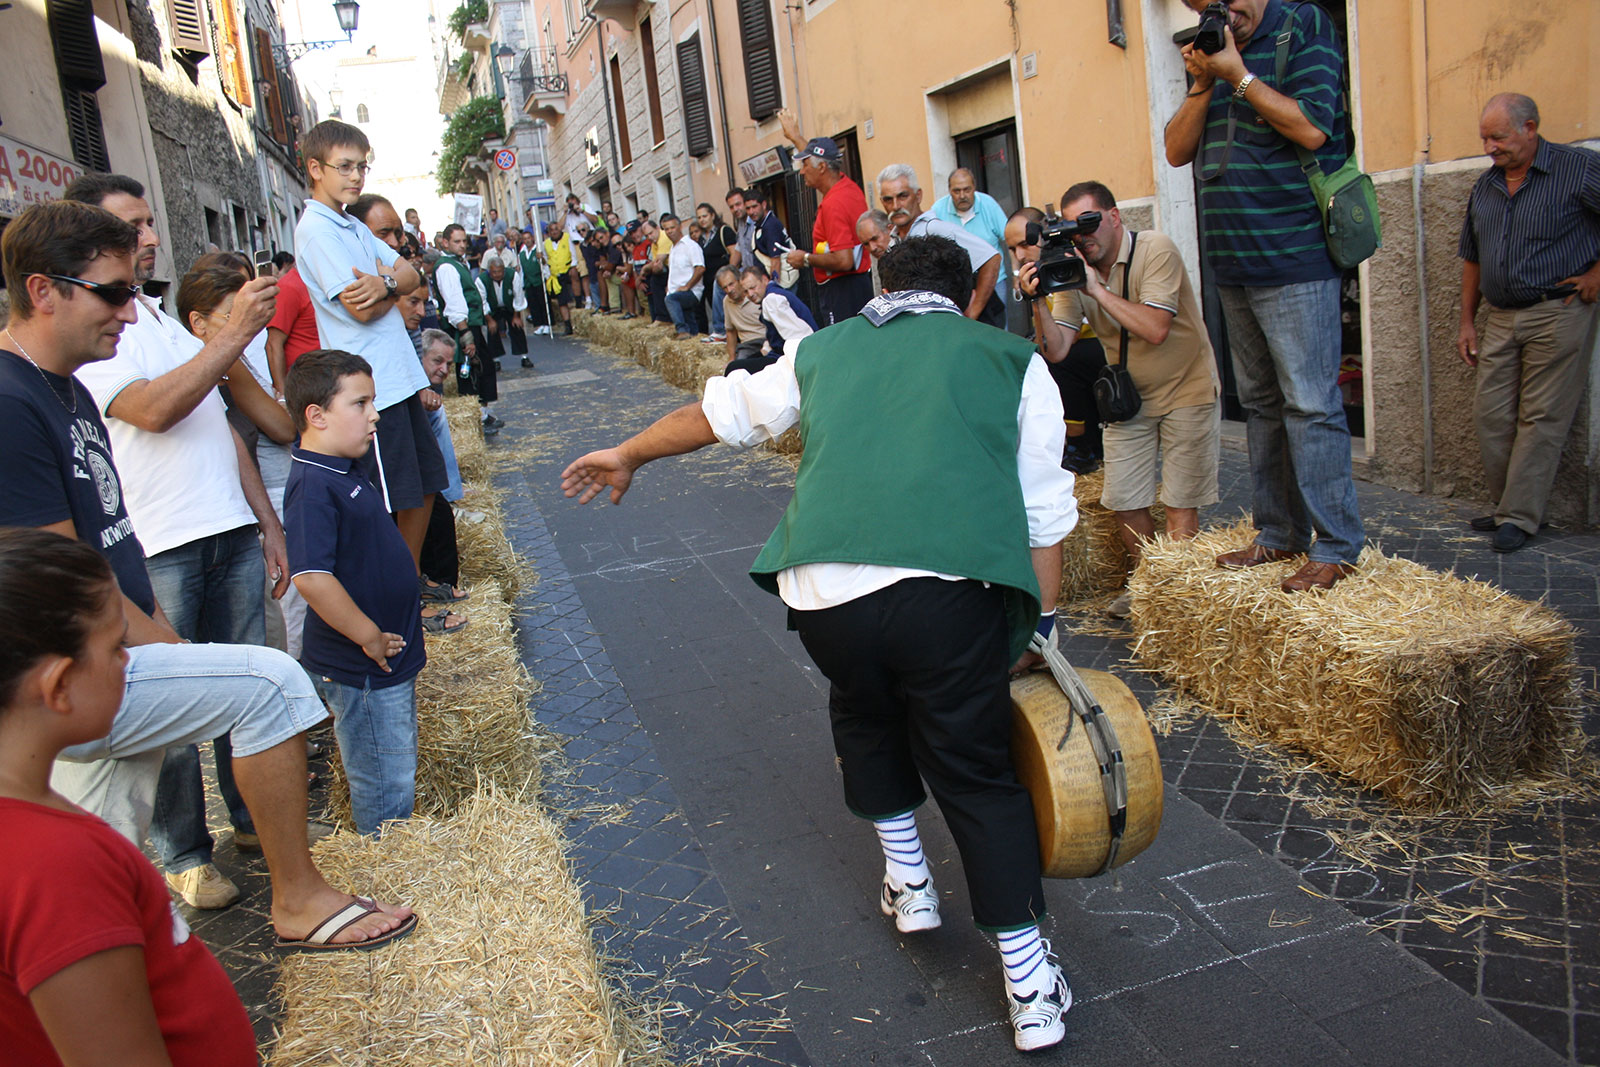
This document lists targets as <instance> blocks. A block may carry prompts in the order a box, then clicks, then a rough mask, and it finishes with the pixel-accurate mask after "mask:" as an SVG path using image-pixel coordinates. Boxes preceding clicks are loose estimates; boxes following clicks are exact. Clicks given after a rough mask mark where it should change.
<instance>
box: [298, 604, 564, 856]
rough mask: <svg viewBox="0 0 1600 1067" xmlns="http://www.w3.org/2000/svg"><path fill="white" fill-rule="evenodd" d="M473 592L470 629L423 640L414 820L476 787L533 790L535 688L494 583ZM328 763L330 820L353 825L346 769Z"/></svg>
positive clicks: (453, 806)
mask: <svg viewBox="0 0 1600 1067" xmlns="http://www.w3.org/2000/svg"><path fill="white" fill-rule="evenodd" d="M470 588H471V590H472V599H471V600H469V601H467V602H466V604H465V605H463V610H466V611H467V612H468V614H470V615H471V617H472V623H471V627H470V629H468V630H467V631H466V632H465V633H461V634H429V635H427V636H426V637H425V640H426V642H427V649H428V666H427V667H426V668H424V669H423V671H422V673H421V674H419V675H417V753H418V759H417V794H416V804H415V809H414V810H415V811H416V813H417V814H418V815H449V814H452V813H454V812H455V811H456V810H457V809H459V808H460V807H461V805H462V804H464V803H466V802H467V801H468V800H469V799H470V798H471V797H472V795H473V793H474V792H475V791H476V789H477V788H478V786H479V784H480V782H482V783H488V784H489V785H492V786H497V787H500V788H504V789H507V790H512V791H517V790H521V789H525V788H528V787H531V786H536V785H537V784H538V770H539V751H538V747H537V746H536V744H535V741H534V739H533V737H532V736H531V732H530V728H529V716H528V701H529V699H530V698H531V697H532V696H533V694H534V693H535V692H536V691H537V689H538V685H537V683H535V682H534V681H533V679H532V678H530V677H529V676H528V672H527V670H526V669H525V668H524V667H523V665H522V657H521V654H520V653H519V652H518V650H517V643H516V637H515V635H514V634H513V633H512V627H511V606H510V604H509V603H508V602H507V601H506V599H505V598H504V596H503V595H502V594H501V591H500V588H499V587H498V586H496V585H495V584H494V583H493V582H478V583H476V584H474V585H472V586H471V587H470ZM330 764H331V767H332V777H331V780H330V781H329V784H328V809H329V814H330V815H331V816H332V818H333V820H334V821H335V822H336V823H337V824H338V825H340V826H344V827H350V826H353V825H354V824H353V823H352V822H351V819H350V788H349V784H348V783H347V782H346V780H345V777H344V767H343V764H342V763H340V761H339V760H337V759H334V760H331V761H330Z"/></svg>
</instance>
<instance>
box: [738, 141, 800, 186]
mask: <svg viewBox="0 0 1600 1067" xmlns="http://www.w3.org/2000/svg"><path fill="white" fill-rule="evenodd" d="M788 156H789V153H787V152H785V151H784V150H783V149H782V148H781V147H773V148H769V149H767V150H766V151H765V152H763V153H761V154H760V155H759V156H751V157H750V158H749V159H745V160H741V161H740V163H739V177H740V178H741V179H742V180H743V182H744V184H745V185H754V184H756V182H764V181H766V180H767V179H768V178H776V177H777V176H778V175H780V174H782V173H783V172H784V171H786V170H788V169H789V159H788Z"/></svg>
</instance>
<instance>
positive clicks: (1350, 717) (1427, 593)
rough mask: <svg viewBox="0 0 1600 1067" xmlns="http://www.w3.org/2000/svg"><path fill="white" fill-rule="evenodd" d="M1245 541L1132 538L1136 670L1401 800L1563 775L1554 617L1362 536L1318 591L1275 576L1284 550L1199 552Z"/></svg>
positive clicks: (1567, 764)
mask: <svg viewBox="0 0 1600 1067" xmlns="http://www.w3.org/2000/svg"><path fill="white" fill-rule="evenodd" d="M1251 536H1252V530H1251V529H1250V527H1249V524H1248V523H1242V524H1239V525H1237V526H1234V527H1230V528H1223V529H1218V530H1212V531H1209V532H1207V533H1204V534H1202V535H1201V536H1200V537H1198V538H1196V539H1194V540H1192V541H1182V542H1173V541H1169V540H1167V539H1166V538H1157V539H1156V541H1155V542H1153V543H1152V544H1151V545H1150V546H1149V547H1148V548H1147V549H1146V551H1145V553H1144V562H1143V564H1142V565H1141V566H1140V568H1139V569H1138V571H1137V572H1136V573H1135V574H1134V576H1133V578H1132V580H1131V581H1130V583H1129V589H1130V591H1131V593H1132V601H1133V605H1132V607H1133V611H1132V624H1133V629H1134V633H1135V634H1136V635H1137V636H1136V641H1135V644H1134V653H1135V655H1136V656H1137V658H1138V660H1139V661H1140V662H1141V664H1142V665H1143V666H1144V668H1145V669H1148V670H1152V671H1156V672H1159V673H1160V674H1162V675H1164V676H1165V677H1166V678H1167V680H1168V681H1169V682H1171V683H1172V684H1174V685H1175V686H1178V687H1179V688H1180V689H1181V690H1183V691H1185V692H1186V693H1187V694H1189V695H1192V696H1193V697H1194V698H1196V699H1198V700H1199V701H1201V702H1202V703H1203V704H1205V705H1206V706H1207V707H1208V708H1209V709H1210V710H1211V712H1212V713H1213V714H1216V715H1218V716H1221V717H1224V718H1227V719H1229V720H1231V721H1232V724H1233V725H1234V726H1236V727H1237V728H1239V729H1240V730H1242V731H1243V732H1244V733H1245V734H1246V735H1247V736H1253V737H1256V738H1260V739H1263V740H1266V741H1269V742H1274V743H1278V744H1282V745H1285V746H1287V747H1290V748H1293V749H1296V750H1298V751H1301V752H1304V753H1306V754H1308V755H1309V756H1311V757H1312V759H1313V762H1314V765H1316V766H1317V767H1318V768H1319V769H1323V770H1329V771H1334V772H1338V773H1341V774H1343V775H1345V776H1347V777H1348V778H1351V779H1353V780H1354V781H1355V782H1357V783H1358V784H1360V785H1361V786H1363V787H1365V788H1368V789H1372V790H1376V791H1379V792H1382V793H1384V794H1386V795H1387V796H1388V797H1389V798H1390V799H1391V800H1392V801H1394V802H1395V803H1396V804H1397V805H1399V806H1400V807H1402V808H1403V809H1405V810H1408V811H1412V812H1418V811H1424V812H1427V811H1447V810H1449V811H1470V810H1475V809H1478V808H1482V807H1485V806H1493V805H1503V804H1506V803H1511V802H1514V801H1518V800H1521V799H1525V798H1526V797H1527V796H1528V788H1529V787H1530V784H1537V783H1539V782H1541V781H1550V780H1552V779H1556V778H1565V777H1568V776H1570V775H1571V773H1573V770H1574V768H1575V765H1576V763H1577V761H1578V760H1579V758H1580V755H1581V752H1582V748H1583V744H1584V742H1583V737H1582V734H1581V732H1580V731H1579V728H1578V715H1579V709H1580V693H1579V686H1578V674H1577V667H1576V663H1575V661H1574V656H1573V639H1574V631H1573V628H1572V627H1571V625H1570V624H1568V623H1567V622H1566V621H1565V620H1564V619H1562V618H1561V617H1560V616H1559V615H1557V614H1556V613H1555V612H1553V611H1551V610H1549V609H1548V608H1546V607H1545V606H1543V605H1541V604H1532V603H1528V602H1527V601H1523V600H1519V599H1517V598H1516V597H1513V596H1510V595H1508V594H1506V593H1504V592H1502V591H1500V590H1498V589H1495V588H1494V587H1493V586H1490V585H1487V584H1485V583H1482V582H1477V581H1468V580H1464V579H1461V578H1457V577H1455V576H1454V575H1450V574H1442V573H1439V572H1436V571H1431V570H1429V569H1427V568H1426V567H1422V566H1420V565H1418V564H1415V563H1412V562H1410V561H1407V560H1401V559H1392V558H1389V557H1387V556H1385V555H1383V553H1382V552H1380V551H1379V550H1378V549H1377V548H1376V547H1371V546H1369V547H1368V548H1367V549H1366V551H1365V552H1363V553H1362V556H1361V560H1360V565H1359V570H1358V571H1357V573H1356V574H1354V575H1353V576H1351V577H1349V578H1346V579H1345V580H1344V581H1342V582H1340V583H1339V584H1338V585H1337V586H1335V587H1334V588H1333V590H1331V591H1330V592H1328V593H1326V594H1322V593H1312V594H1300V595H1291V594H1288V593H1284V592H1282V591H1280V590H1279V589H1278V583H1279V582H1281V581H1282V580H1283V579H1284V578H1285V577H1287V576H1288V575H1289V574H1290V573H1292V572H1293V570H1294V569H1295V568H1296V566H1298V561H1290V562H1286V563H1281V564H1269V565H1266V566H1262V567H1255V568H1252V569H1249V570H1237V571H1230V570H1223V569H1221V568H1218V567H1217V566H1216V565H1215V562H1214V557H1215V556H1216V555H1217V554H1218V553H1220V552H1223V551H1226V550H1227V549H1229V548H1235V547H1237V546H1239V545H1241V544H1245V543H1248V541H1249V540H1250V538H1251Z"/></svg>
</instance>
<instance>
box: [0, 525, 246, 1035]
mask: <svg viewBox="0 0 1600 1067" xmlns="http://www.w3.org/2000/svg"><path fill="white" fill-rule="evenodd" d="M0 603H7V604H27V605H29V608H28V611H27V613H26V615H23V614H20V613H16V612H6V613H3V614H0V856H4V857H5V860H4V862H0V1049H4V1050H5V1051H4V1060H5V1062H6V1064H7V1065H8V1067H34V1065H36V1064H40V1065H50V1067H55V1065H57V1064H66V1065H69V1067H77V1065H80V1064H97V1065H98V1064H106V1065H111V1064H115V1065H117V1067H131V1065H135V1064H137V1065H140V1067H144V1065H151V1067H155V1065H158V1064H159V1065H163V1067H165V1065H167V1064H172V1065H175V1067H187V1065H191V1064H193V1065H199V1064H206V1065H218V1067H235V1065H237V1067H253V1065H254V1064H255V1063H256V1047H255V1035H254V1034H253V1032H252V1031H251V1029H250V1018H249V1016H248V1015H247V1014H245V1010H244V1005H243V1004H241V1003H240V1002H239V996H238V994H237V993H235V992H234V990H233V986H232V985H231V984H229V982H228V976H227V975H226V974H225V973H224V972H223V970H222V966H221V965H220V964H219V963H217V960H216V957H214V956H212V955H211V952H210V950H208V949H207V948H206V947H205V946H204V945H202V944H201V943H200V940H199V938H196V937H194V936H193V935H191V934H190V932H189V927H188V925H187V924H186V923H185V922H184V921H183V919H182V917H181V916H179V914H178V911H177V909H176V908H175V907H174V906H173V904H172V899H171V897H169V896H168V895H167V888H166V886H165V885H164V884H163V883H162V880H161V875H160V874H158V873H157V872H156V869H155V868H154V867H153V866H151V864H150V861H149V860H147V859H145V858H144V856H143V855H142V854H141V853H140V852H139V850H138V849H137V848H135V847H134V846H133V845H132V844H131V843H130V842H129V841H128V840H127V839H126V838H124V837H123V836H122V835H120V834H118V833H117V832H116V831H115V830H113V829H111V827H109V826H107V825H106V824H105V823H104V822H102V821H101V820H100V819H98V818H95V817H94V816H93V815H89V814H87V813H85V812H83V811H82V810H80V809H79V808H76V807H74V806H73V805H72V804H70V803H68V802H67V801H66V800H65V799H64V798H62V797H61V796H59V795H57V794H56V793H53V792H51V790H50V767H51V764H52V762H53V761H54V759H55V757H56V754H57V753H59V752H60V751H61V750H62V749H64V748H67V747H68V746H70V745H76V744H80V743H82V742H84V741H91V740H93V739H95V738H97V737H103V736H104V735H105V734H106V732H107V731H108V730H110V728H111V720H112V717H113V716H115V715H116V713H117V707H118V705H119V704H121V702H122V687H123V665H124V663H125V661H126V660H127V658H128V657H127V653H125V652H124V651H123V648H122V642H123V639H124V637H125V636H126V633H127V622H126V621H125V619H124V617H123V612H122V597H121V596H120V595H119V594H118V592H117V584H116V582H115V580H113V578H112V576H111V568H110V567H109V566H107V565H106V562H105V560H104V559H103V558H102V557H101V556H100V554H99V553H98V552H96V551H95V550H94V549H92V548H90V547H89V546H88V545H85V544H83V543H82V542H79V541H73V540H69V539H68V538H65V537H62V536H60V535H58V534H53V533H47V532H45V531H43V530H34V529H28V530H24V529H0Z"/></svg>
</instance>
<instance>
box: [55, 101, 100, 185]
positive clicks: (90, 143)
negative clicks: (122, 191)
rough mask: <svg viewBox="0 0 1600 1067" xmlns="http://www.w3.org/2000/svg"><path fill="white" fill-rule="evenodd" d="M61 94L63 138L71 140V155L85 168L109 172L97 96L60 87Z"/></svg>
mask: <svg viewBox="0 0 1600 1067" xmlns="http://www.w3.org/2000/svg"><path fill="white" fill-rule="evenodd" d="M61 96H62V103H63V104H65V105H66V111H67V139H68V140H70V141H71V142H72V158H73V159H75V160H76V161H77V162H79V163H80V164H82V165H83V166H84V167H85V168H87V169H89V170H98V171H109V170H110V169H111V156H110V154H109V153H108V152H107V151H106V131H105V126H104V125H103V124H102V123H101V121H100V100H99V98H98V97H96V96H95V95H94V93H92V92H88V91H85V90H82V89H68V88H63V89H62V92H61Z"/></svg>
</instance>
